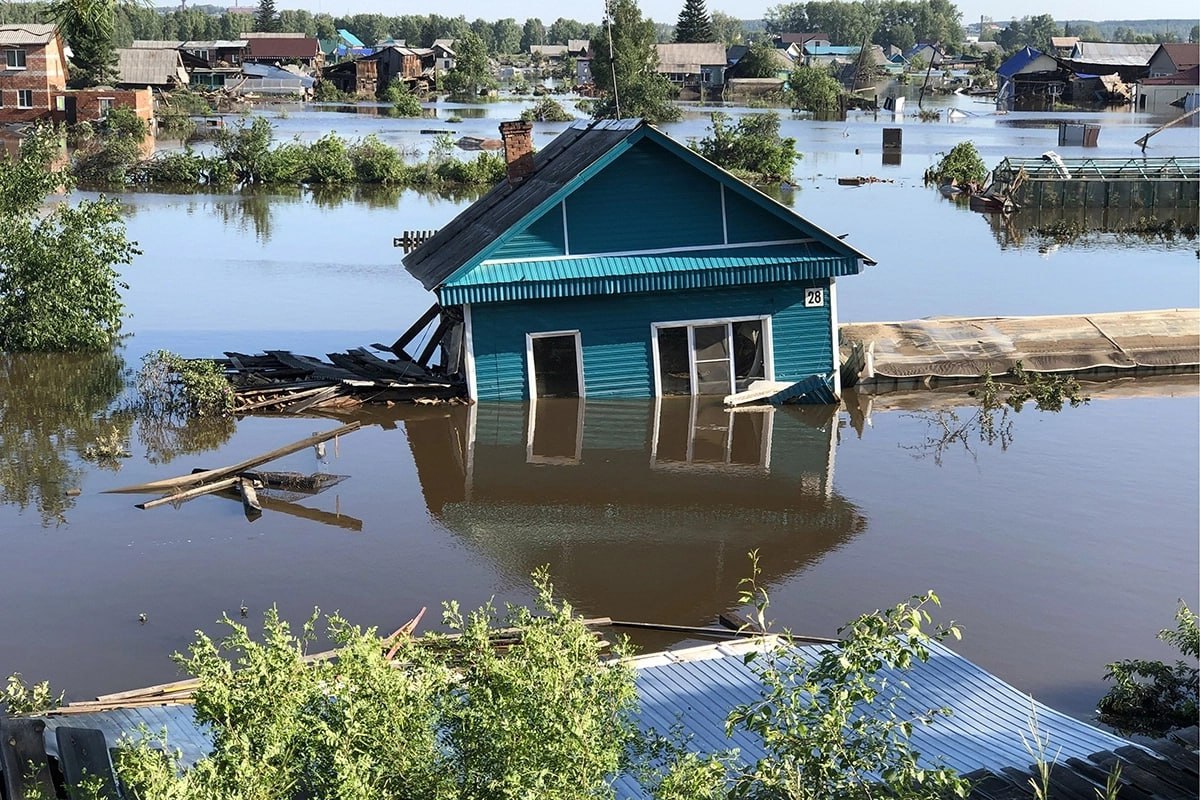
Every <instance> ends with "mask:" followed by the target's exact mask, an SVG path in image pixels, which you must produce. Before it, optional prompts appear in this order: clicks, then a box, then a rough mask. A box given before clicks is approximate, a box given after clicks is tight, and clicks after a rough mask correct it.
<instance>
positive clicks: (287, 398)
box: [235, 383, 337, 414]
mask: <svg viewBox="0 0 1200 800" xmlns="http://www.w3.org/2000/svg"><path fill="white" fill-rule="evenodd" d="M330 388H333V389H337V385H336V384H330V383H324V384H323V385H322V386H320V387H319V388H316V389H306V390H304V391H300V392H296V393H294V394H281V395H277V396H275V397H269V398H267V399H266V400H260V401H258V402H256V403H250V404H249V405H244V406H240V407H238V408H237V409H235V412H236V413H239V414H240V413H241V412H243V411H256V410H258V409H262V408H269V407H271V406H278V405H283V404H284V403H289V402H292V401H293V400H301V399H303V398H306V397H313V396H315V395H317V394H319V393H321V392H325V391H327V390H329V389H330Z"/></svg>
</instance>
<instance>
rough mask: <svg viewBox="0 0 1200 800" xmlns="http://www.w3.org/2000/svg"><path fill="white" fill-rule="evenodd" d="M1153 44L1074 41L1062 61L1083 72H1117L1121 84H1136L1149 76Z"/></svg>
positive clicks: (1088, 73) (1154, 47)
mask: <svg viewBox="0 0 1200 800" xmlns="http://www.w3.org/2000/svg"><path fill="white" fill-rule="evenodd" d="M1158 48H1159V45H1157V44H1125V43H1123V42H1076V43H1075V47H1074V48H1073V49H1072V50H1071V55H1070V57H1069V58H1066V59H1064V60H1063V63H1064V64H1065V65H1066V66H1067V67H1069V68H1070V69H1071V70H1072V71H1073V72H1076V73H1082V74H1084V75H1113V74H1116V75H1119V76H1120V78H1121V80H1122V81H1123V82H1124V83H1136V82H1137V81H1140V80H1141V79H1142V78H1146V77H1149V75H1150V59H1151V57H1153V56H1154V54H1155V52H1156V51H1157V50H1158Z"/></svg>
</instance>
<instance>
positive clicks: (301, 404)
mask: <svg viewBox="0 0 1200 800" xmlns="http://www.w3.org/2000/svg"><path fill="white" fill-rule="evenodd" d="M342 391H343V389H342V387H341V386H330V387H328V388H326V389H322V390H320V391H318V392H316V393H314V394H312V395H310V396H308V397H306V398H304V399H303V400H298V401H297V402H295V403H289V404H288V405H286V406H284V407H283V408H281V409H279V410H280V411H281V412H283V413H284V414H298V413H300V412H301V411H305V410H307V409H309V408H312V407H313V406H315V405H318V404H319V403H324V402H325V401H326V400H332V399H333V398H335V397H337V396H338V395H340V394H341V393H342Z"/></svg>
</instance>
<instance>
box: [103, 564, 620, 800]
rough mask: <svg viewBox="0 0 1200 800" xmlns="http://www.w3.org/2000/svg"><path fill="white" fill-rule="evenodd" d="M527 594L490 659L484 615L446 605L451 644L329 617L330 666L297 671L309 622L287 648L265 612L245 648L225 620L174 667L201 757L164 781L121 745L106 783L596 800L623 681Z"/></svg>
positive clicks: (202, 794) (146, 746)
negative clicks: (221, 631)
mask: <svg viewBox="0 0 1200 800" xmlns="http://www.w3.org/2000/svg"><path fill="white" fill-rule="evenodd" d="M535 585H536V587H537V590H538V598H539V601H538V605H539V612H540V613H538V614H537V615H535V614H533V613H531V612H530V611H529V610H528V609H517V608H512V607H510V608H509V609H508V612H507V615H506V617H505V620H504V623H505V624H506V625H508V626H510V627H512V628H515V629H516V630H517V632H518V636H517V638H516V642H515V644H514V645H513V646H512V647H510V648H508V649H506V650H505V651H503V652H498V651H497V650H496V649H495V648H494V646H493V643H492V641H491V640H490V638H489V637H490V634H491V633H492V632H493V629H494V628H495V627H496V626H497V624H498V623H499V622H500V620H499V619H498V618H497V615H496V613H495V611H494V610H493V609H492V608H491V607H490V606H485V607H484V608H482V609H479V610H478V611H476V612H474V613H472V614H469V615H466V616H464V615H462V614H461V613H460V612H459V610H458V608H457V606H456V605H455V604H453V603H451V604H447V606H446V608H445V615H444V622H445V623H446V625H447V626H448V627H449V628H450V629H451V630H452V631H454V632H455V634H456V635H455V636H453V637H443V636H434V637H426V638H424V639H422V640H414V639H412V638H410V637H408V636H401V637H398V638H397V639H386V640H381V639H380V637H379V635H378V632H377V631H376V630H375V629H365V630H364V629H361V628H358V627H355V626H353V625H351V624H350V623H348V622H347V621H346V620H344V619H342V618H341V617H338V616H332V617H329V618H328V619H327V628H328V634H329V637H330V638H331V639H332V640H333V642H334V643H335V644H336V645H337V646H338V648H339V650H338V657H337V660H336V662H335V661H331V660H318V661H316V662H315V663H311V664H310V663H306V662H305V659H304V658H303V653H304V651H305V649H306V648H307V646H308V645H309V644H311V643H312V641H313V638H314V632H315V629H316V624H317V620H318V619H319V615H318V614H317V613H314V615H313V616H312V617H311V618H310V619H309V620H308V621H307V623H305V624H304V625H303V627H302V629H301V630H300V632H298V633H293V631H292V629H291V628H290V626H288V624H287V623H286V622H284V621H283V620H281V619H280V617H279V614H278V612H277V611H275V610H274V609H272V610H271V611H269V612H268V613H267V615H266V619H265V623H264V626H263V627H264V630H263V634H262V635H261V636H252V635H251V634H250V632H249V630H248V629H247V628H246V627H245V626H244V625H242V624H240V623H238V622H235V621H233V620H231V619H229V618H226V619H225V620H223V624H224V626H225V628H226V629H227V634H226V636H225V637H224V638H223V639H221V640H220V641H214V640H213V639H211V638H210V637H208V636H206V635H204V634H199V635H198V637H197V639H196V641H195V642H194V643H193V644H192V645H191V647H190V648H189V650H188V653H187V655H186V656H177V657H176V658H177V661H178V662H179V664H180V665H181V666H182V667H183V668H184V669H185V670H186V671H187V672H189V673H190V674H192V675H195V676H196V677H197V678H199V679H200V687H199V689H198V690H197V692H196V695H195V708H196V718H197V720H198V721H200V722H203V723H207V724H208V725H209V726H210V729H211V731H212V735H213V750H212V752H211V753H210V754H209V755H208V756H207V757H206V758H204V759H201V760H200V761H199V762H197V763H196V764H195V765H194V766H192V767H190V768H188V769H186V770H180V769H179V765H178V763H177V762H176V761H175V760H174V758H172V757H171V756H167V757H165V758H164V756H163V752H162V751H161V750H157V749H154V747H153V746H152V743H150V742H147V741H142V742H140V743H138V744H132V745H125V746H123V747H122V748H121V749H120V751H119V752H118V755H117V759H116V762H117V770H118V773H119V774H120V777H121V780H122V782H123V783H124V784H125V785H126V786H127V787H129V789H130V792H131V794H132V796H134V797H139V798H151V797H154V798H168V797H169V798H172V800H199V799H200V798H213V797H241V798H247V799H249V798H275V797H327V798H367V797H372V798H374V797H380V798H401V797H412V798H423V797H430V798H434V797H444V798H450V797H461V798H472V797H474V798H483V797H489V798H492V797H494V798H513V799H514V800H515V798H522V797H530V798H539V799H543V798H544V799H545V800H584V798H594V797H600V796H603V792H604V790H605V786H606V783H607V780H608V779H609V777H610V776H611V775H612V774H613V773H614V772H615V771H616V770H617V768H618V766H619V762H620V759H621V756H622V754H623V753H624V748H625V744H626V743H627V742H628V740H629V739H630V738H631V736H632V735H633V731H634V728H633V726H632V724H631V721H630V710H631V707H632V704H633V702H634V686H633V674H632V670H631V669H630V667H629V666H628V665H626V664H624V663H612V664H610V663H605V662H603V661H601V659H600V656H601V648H602V647H603V643H601V642H599V641H598V640H597V639H596V638H595V637H594V636H593V635H592V633H591V631H590V630H588V628H587V627H585V626H584V625H583V624H582V623H581V622H580V621H579V619H578V618H577V617H575V616H574V612H573V609H572V608H571V606H570V605H568V604H567V603H565V602H562V601H558V600H556V599H555V598H554V596H553V591H552V587H551V585H550V583H549V581H548V580H547V579H546V577H545V574H544V572H539V573H536V574H535ZM620 652H622V653H623V652H624V651H623V650H622V651H620ZM166 749H167V751H168V753H169V752H170V750H169V748H166Z"/></svg>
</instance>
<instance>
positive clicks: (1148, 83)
mask: <svg viewBox="0 0 1200 800" xmlns="http://www.w3.org/2000/svg"><path fill="white" fill-rule="evenodd" d="M1197 92H1200V66H1196V65H1193V66H1191V67H1189V68H1187V69H1185V70H1183V71H1181V72H1176V73H1174V74H1173V75H1164V76H1163V77H1160V78H1146V79H1145V80H1144V81H1139V82H1138V85H1137V94H1138V99H1137V109H1138V111H1149V112H1151V113H1159V114H1163V113H1175V114H1179V113H1181V112H1182V111H1185V110H1186V109H1185V108H1184V106H1185V98H1186V97H1187V96H1188V95H1189V94H1195V93H1197Z"/></svg>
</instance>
